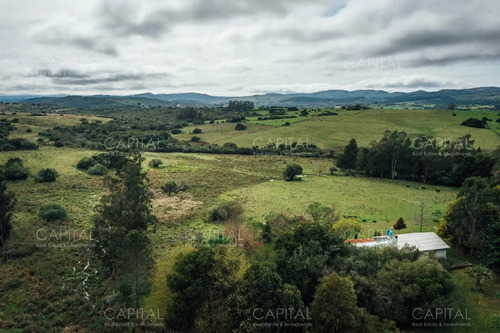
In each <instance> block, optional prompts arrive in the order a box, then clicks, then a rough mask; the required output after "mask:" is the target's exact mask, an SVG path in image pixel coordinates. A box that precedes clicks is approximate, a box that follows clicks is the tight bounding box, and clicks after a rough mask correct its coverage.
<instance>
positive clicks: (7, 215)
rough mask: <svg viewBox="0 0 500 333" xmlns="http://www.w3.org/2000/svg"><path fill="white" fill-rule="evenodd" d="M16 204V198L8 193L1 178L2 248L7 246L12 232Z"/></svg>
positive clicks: (0, 219)
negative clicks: (13, 212)
mask: <svg viewBox="0 0 500 333" xmlns="http://www.w3.org/2000/svg"><path fill="white" fill-rule="evenodd" d="M15 204H16V196H15V195H14V193H12V192H7V185H6V184H5V181H4V180H3V178H0V247H2V246H4V245H5V242H6V241H7V238H9V236H10V233H11V231H12V224H11V220H12V209H14V205H15Z"/></svg>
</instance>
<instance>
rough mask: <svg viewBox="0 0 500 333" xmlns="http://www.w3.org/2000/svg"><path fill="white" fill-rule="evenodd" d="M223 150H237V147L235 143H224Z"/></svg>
mask: <svg viewBox="0 0 500 333" xmlns="http://www.w3.org/2000/svg"><path fill="white" fill-rule="evenodd" d="M222 146H223V147H224V148H229V149H237V148H238V146H237V145H236V143H232V142H226V143H224V144H223V145H222Z"/></svg>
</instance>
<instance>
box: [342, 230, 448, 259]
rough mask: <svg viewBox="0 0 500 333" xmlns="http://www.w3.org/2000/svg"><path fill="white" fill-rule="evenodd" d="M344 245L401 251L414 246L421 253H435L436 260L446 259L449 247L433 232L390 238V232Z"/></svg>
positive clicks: (353, 240)
mask: <svg viewBox="0 0 500 333" xmlns="http://www.w3.org/2000/svg"><path fill="white" fill-rule="evenodd" d="M345 242H346V243H349V244H353V245H354V246H358V247H384V246H397V248H398V249H402V248H403V247H404V246H405V245H408V246H414V247H416V248H417V249H418V250H419V251H420V252H423V253H435V254H436V257H437V258H438V259H446V250H447V249H449V248H450V247H449V246H448V244H446V243H445V242H444V241H443V240H442V239H441V238H439V236H438V235H436V234H435V233H434V232H413V233H409V234H401V235H398V236H392V230H388V231H387V235H386V236H378V237H373V238H361V239H348V240H346V241H345Z"/></svg>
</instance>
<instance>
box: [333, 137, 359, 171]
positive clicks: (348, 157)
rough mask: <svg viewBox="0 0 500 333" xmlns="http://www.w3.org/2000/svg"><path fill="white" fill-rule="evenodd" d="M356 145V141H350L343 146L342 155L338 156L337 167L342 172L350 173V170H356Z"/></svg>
mask: <svg viewBox="0 0 500 333" xmlns="http://www.w3.org/2000/svg"><path fill="white" fill-rule="evenodd" d="M358 151H359V149H358V144H357V142H356V139H351V141H349V144H348V145H347V146H345V148H344V153H343V154H342V155H340V157H339V160H338V162H337V166H338V167H339V168H341V169H342V170H347V171H348V172H351V169H356V159H357V158H358Z"/></svg>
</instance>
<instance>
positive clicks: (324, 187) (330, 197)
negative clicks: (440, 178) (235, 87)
mask: <svg viewBox="0 0 500 333" xmlns="http://www.w3.org/2000/svg"><path fill="white" fill-rule="evenodd" d="M406 184H409V185H410V187H407V186H406ZM416 186H419V184H417V183H407V182H402V181H390V180H380V179H374V178H365V177H347V176H322V177H319V176H317V175H307V176H306V177H304V178H303V180H302V181H300V182H285V181H283V180H281V179H277V180H275V181H272V182H271V181H270V182H265V183H261V184H258V185H253V186H251V187H248V188H244V189H239V190H235V191H232V192H229V193H227V194H224V197H228V198H233V199H237V200H239V201H241V202H243V204H244V207H245V209H246V212H247V215H248V216H249V217H253V218H256V219H262V218H263V217H264V216H265V215H267V214H268V213H270V212H276V211H279V212H283V213H289V214H293V215H304V214H305V207H306V206H307V205H308V204H309V203H312V202H315V201H317V202H320V203H322V204H324V205H334V206H335V207H336V209H337V210H338V211H339V213H340V215H346V216H357V217H358V219H359V220H366V222H365V223H361V225H362V228H363V229H364V230H366V231H368V230H369V229H380V228H388V227H391V226H392V225H393V224H394V223H395V221H396V220H397V219H398V218H399V217H403V218H404V219H405V221H407V226H408V229H406V230H404V231H403V232H414V231H419V229H420V209H421V202H422V201H423V202H424V224H423V230H424V231H433V230H434V228H435V227H436V226H437V223H436V222H433V221H432V220H433V219H435V218H434V217H433V216H432V213H433V212H435V211H436V210H438V211H441V212H443V211H444V209H445V208H446V206H447V204H448V203H449V202H450V201H451V200H453V199H454V198H455V197H456V194H457V190H456V189H454V188H443V187H440V189H441V193H435V191H434V190H433V189H432V188H433V187H427V189H426V190H417V189H416ZM277 202H279V203H280V204H279V206H277V205H276V203H277ZM373 221H376V223H374V222H373Z"/></svg>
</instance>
